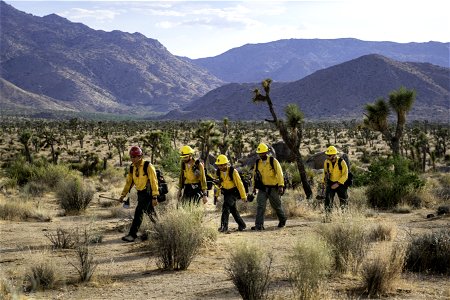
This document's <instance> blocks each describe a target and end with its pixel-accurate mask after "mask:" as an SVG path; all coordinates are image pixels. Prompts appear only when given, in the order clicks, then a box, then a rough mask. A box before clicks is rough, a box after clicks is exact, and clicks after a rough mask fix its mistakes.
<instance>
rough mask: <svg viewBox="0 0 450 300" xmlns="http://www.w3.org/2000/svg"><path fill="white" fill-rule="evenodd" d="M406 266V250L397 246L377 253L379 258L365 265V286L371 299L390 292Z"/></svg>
mask: <svg viewBox="0 0 450 300" xmlns="http://www.w3.org/2000/svg"><path fill="white" fill-rule="evenodd" d="M404 264H405V249H404V247H402V246H400V245H395V246H393V247H392V248H391V249H390V253H387V250H385V251H384V252H383V251H382V252H379V253H377V257H376V258H375V259H374V260H372V261H368V262H366V263H364V264H363V266H362V271H361V274H362V278H363V285H364V288H365V290H366V291H367V293H368V295H369V297H379V296H382V295H384V294H386V293H388V292H390V291H391V290H392V289H393V288H394V287H395V286H396V283H397V280H398V279H399V278H400V275H401V273H402V270H403V266H404Z"/></svg>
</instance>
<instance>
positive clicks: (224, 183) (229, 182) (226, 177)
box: [218, 166, 247, 200]
mask: <svg viewBox="0 0 450 300" xmlns="http://www.w3.org/2000/svg"><path fill="white" fill-rule="evenodd" d="M219 177H220V178H218V179H220V180H221V185H220V189H226V190H230V189H232V188H234V187H237V189H238V191H239V195H240V196H241V199H244V200H246V199H247V194H246V193H245V188H244V184H243V183H242V179H241V176H240V175H239V172H238V170H236V169H233V178H230V167H229V166H228V167H227V169H226V170H225V171H224V172H220V173H219Z"/></svg>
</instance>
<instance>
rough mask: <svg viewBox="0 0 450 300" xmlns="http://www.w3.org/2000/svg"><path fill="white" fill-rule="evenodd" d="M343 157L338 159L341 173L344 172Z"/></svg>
mask: <svg viewBox="0 0 450 300" xmlns="http://www.w3.org/2000/svg"><path fill="white" fill-rule="evenodd" d="M342 159H343V158H342V157H339V159H338V167H339V171H342Z"/></svg>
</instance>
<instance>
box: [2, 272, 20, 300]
mask: <svg viewBox="0 0 450 300" xmlns="http://www.w3.org/2000/svg"><path fill="white" fill-rule="evenodd" d="M0 299H4V300H20V299H25V297H24V296H23V295H22V293H21V291H20V288H18V287H16V286H15V285H14V284H13V282H12V281H11V280H9V279H8V278H6V277H5V276H4V275H3V274H1V275H0Z"/></svg>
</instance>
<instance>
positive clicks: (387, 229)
mask: <svg viewBox="0 0 450 300" xmlns="http://www.w3.org/2000/svg"><path fill="white" fill-rule="evenodd" d="M393 234H394V228H393V227H392V224H387V223H382V224H377V225H374V226H373V227H372V228H371V229H370V231H369V233H368V238H369V241H373V242H380V241H390V240H392V236H393Z"/></svg>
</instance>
